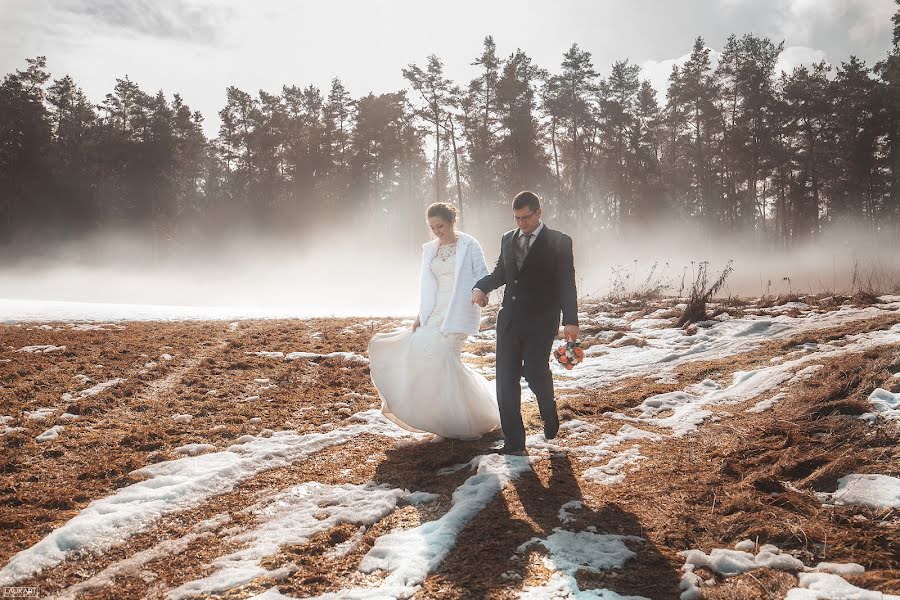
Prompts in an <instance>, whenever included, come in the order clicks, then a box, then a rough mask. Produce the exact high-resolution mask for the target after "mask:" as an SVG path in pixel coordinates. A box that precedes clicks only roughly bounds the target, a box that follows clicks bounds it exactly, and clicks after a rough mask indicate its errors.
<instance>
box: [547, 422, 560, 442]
mask: <svg viewBox="0 0 900 600" xmlns="http://www.w3.org/2000/svg"><path fill="white" fill-rule="evenodd" d="M557 433H559V418H555V419H553V420H552V421H547V422H545V423H544V438H546V439H548V440H552V439H553V438H555V437H556V434H557Z"/></svg>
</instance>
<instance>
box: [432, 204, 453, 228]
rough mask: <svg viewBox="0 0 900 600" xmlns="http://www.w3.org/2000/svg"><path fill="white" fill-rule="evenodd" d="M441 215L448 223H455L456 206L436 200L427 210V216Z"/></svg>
mask: <svg viewBox="0 0 900 600" xmlns="http://www.w3.org/2000/svg"><path fill="white" fill-rule="evenodd" d="M431 217H440V218H442V219H443V220H444V221H446V222H447V223H450V224H451V225H453V224H454V223H456V207H455V206H453V205H452V204H448V203H446V202H435V203H434V204H432V205H431V206H429V207H428V210H427V211H426V212H425V218H426V219H430V218H431Z"/></svg>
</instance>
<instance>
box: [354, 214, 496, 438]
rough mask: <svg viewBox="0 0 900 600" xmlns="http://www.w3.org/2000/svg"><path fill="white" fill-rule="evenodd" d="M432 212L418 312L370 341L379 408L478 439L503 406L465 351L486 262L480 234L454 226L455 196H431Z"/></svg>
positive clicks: (414, 426)
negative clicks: (451, 199) (407, 323)
mask: <svg viewBox="0 0 900 600" xmlns="http://www.w3.org/2000/svg"><path fill="white" fill-rule="evenodd" d="M426 217H427V219H428V225H429V226H430V227H431V231H432V233H434V235H435V238H436V239H434V240H431V241H430V242H428V243H426V244H424V245H423V246H422V281H421V293H420V297H419V315H418V317H416V321H415V323H413V326H412V329H404V330H400V331H395V332H392V333H379V334H376V335H375V336H374V337H373V338H372V340H371V341H370V342H369V369H370V372H371V376H372V383H374V384H375V387H376V389H377V390H378V393H379V395H380V396H381V401H382V403H381V411H382V412H383V413H384V415H385V416H386V417H387V418H388V419H390V420H391V421H393V422H394V423H396V424H397V425H399V426H400V427H403V428H404V429H408V430H410V431H415V432H424V431H428V432H431V433H435V434H437V435H438V436H439V437H444V438H458V439H477V438H479V437H481V435H482V434H484V433H487V432H489V431H493V430H494V429H497V428H498V427H499V426H500V413H499V411H498V408H497V400H496V399H495V397H494V393H493V391H492V388H493V386H492V385H491V384H489V383H488V381H487V380H486V379H485V378H484V377H482V376H481V375H479V374H478V373H476V372H475V371H473V370H472V369H470V368H468V367H467V366H465V365H464V364H463V363H462V360H460V351H461V350H462V345H463V342H465V340H466V338H467V337H468V336H469V335H470V334H475V333H478V326H479V324H480V321H481V312H480V311H481V309H480V308H479V307H478V306H476V305H475V304H472V287H473V286H474V285H475V282H476V281H478V280H479V279H480V278H481V277H483V276H485V275H486V274H487V273H488V269H487V265H486V264H485V262H484V253H483V252H482V251H481V246H480V245H479V244H478V241H477V240H476V239H475V238H473V237H472V236H470V235H467V234H465V233H462V232H461V231H455V229H454V223H455V222H456V208H455V207H454V206H453V205H452V204H446V203H443V202H438V203H435V204H432V205H431V206H429V207H428V210H427V212H426Z"/></svg>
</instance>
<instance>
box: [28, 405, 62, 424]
mask: <svg viewBox="0 0 900 600" xmlns="http://www.w3.org/2000/svg"><path fill="white" fill-rule="evenodd" d="M54 412H56V409H55V408H51V407H48V406H44V407H41V408H39V409H37V410H30V411H29V410H26V411H25V417H26V418H28V419H31V420H32V421H46V420H47V417H49V416H50V415H52V414H53V413H54Z"/></svg>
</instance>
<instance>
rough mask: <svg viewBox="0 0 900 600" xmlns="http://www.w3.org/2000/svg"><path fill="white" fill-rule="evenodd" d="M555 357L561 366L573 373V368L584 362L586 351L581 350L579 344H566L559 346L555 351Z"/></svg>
mask: <svg viewBox="0 0 900 600" xmlns="http://www.w3.org/2000/svg"><path fill="white" fill-rule="evenodd" d="M553 356H555V357H556V360H558V361H559V364H561V365H562V366H564V367H565V368H566V369H568V370H570V371H571V370H572V367H574V366H575V365H577V364H578V363H580V362H581V361H582V360H584V350H582V349H581V344H580V343H578V342H566V343H565V344H560V345H559V346H557V348H556V350H554V351H553Z"/></svg>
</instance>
